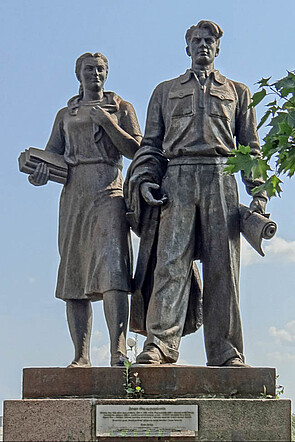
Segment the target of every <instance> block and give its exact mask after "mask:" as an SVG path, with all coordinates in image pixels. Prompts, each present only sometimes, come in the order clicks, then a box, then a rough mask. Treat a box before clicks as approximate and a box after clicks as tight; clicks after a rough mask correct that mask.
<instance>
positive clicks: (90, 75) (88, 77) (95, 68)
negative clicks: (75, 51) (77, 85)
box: [80, 57, 107, 91]
mask: <svg viewBox="0 0 295 442" xmlns="http://www.w3.org/2000/svg"><path fill="white" fill-rule="evenodd" d="M80 77H81V83H82V85H83V88H84V90H85V89H88V90H91V91H96V90H97V91H99V90H101V89H102V88H103V85H104V83H105V81H106V77H107V68H106V65H105V63H104V61H103V60H102V59H101V58H92V57H89V58H85V60H83V62H82V66H81V72H80Z"/></svg>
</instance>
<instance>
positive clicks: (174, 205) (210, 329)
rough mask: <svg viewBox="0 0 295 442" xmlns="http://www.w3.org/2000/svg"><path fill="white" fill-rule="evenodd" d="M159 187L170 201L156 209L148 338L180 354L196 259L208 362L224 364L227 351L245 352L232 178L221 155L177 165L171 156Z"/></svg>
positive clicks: (170, 355) (170, 354) (169, 353)
mask: <svg viewBox="0 0 295 442" xmlns="http://www.w3.org/2000/svg"><path fill="white" fill-rule="evenodd" d="M205 161H206V160H205ZM208 163H209V161H208ZM161 190H162V194H166V195H167V196H168V203H167V204H166V205H165V206H164V207H162V209H161V217H160V225H159V238H158V247H157V264H156V268H155V273H154V287H153V292H152V296H151V299H150V303H149V307H148V312H147V340H146V343H145V345H147V344H149V343H154V344H155V345H157V346H158V347H159V348H160V350H161V351H162V352H163V354H164V355H165V357H166V360H167V361H169V362H175V361H176V360H177V358H178V347H179V344H180V339H181V336H182V331H183V327H184V322H185V317H186V312H187V308H188V299H189V292H190V283H191V275H192V263H193V261H194V260H195V259H200V260H201V262H202V266H203V298H204V305H203V309H204V337H205V346H206V352H207V360H208V362H207V365H222V364H223V363H225V362H226V361H227V360H228V359H230V358H232V357H239V358H241V359H242V360H244V356H243V340H242V329H241V320H240V312H239V265H240V231H239V199H238V191H237V184H236V180H235V178H234V176H233V175H227V174H225V173H224V162H220V163H219V164H204V163H202V164H181V165H179V164H176V165H175V164H173V162H171V164H170V165H169V166H168V169H167V173H166V175H165V177H164V178H163V182H162V188H161Z"/></svg>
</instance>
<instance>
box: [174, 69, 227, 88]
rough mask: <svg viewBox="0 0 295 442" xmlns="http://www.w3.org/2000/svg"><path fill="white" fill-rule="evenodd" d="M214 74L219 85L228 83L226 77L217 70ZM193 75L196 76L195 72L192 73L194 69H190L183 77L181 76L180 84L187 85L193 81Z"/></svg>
mask: <svg viewBox="0 0 295 442" xmlns="http://www.w3.org/2000/svg"><path fill="white" fill-rule="evenodd" d="M212 73H213V75H214V79H215V81H216V82H217V83H220V84H224V83H225V82H226V78H225V77H224V75H221V73H220V72H219V71H218V70H217V69H214V70H213V71H212ZM192 75H194V72H193V71H192V69H188V70H187V71H186V72H185V73H184V74H183V75H181V79H180V83H182V84H184V83H187V82H188V81H189V80H190V79H191V76H192Z"/></svg>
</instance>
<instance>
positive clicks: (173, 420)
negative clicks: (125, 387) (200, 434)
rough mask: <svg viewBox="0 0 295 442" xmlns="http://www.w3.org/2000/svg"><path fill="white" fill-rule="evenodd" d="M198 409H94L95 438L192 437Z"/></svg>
mask: <svg viewBox="0 0 295 442" xmlns="http://www.w3.org/2000/svg"><path fill="white" fill-rule="evenodd" d="M197 431H198V405H144V404H143V405H97V406H96V436H97V437H108V436H109V437H119V436H120V437H129V438H130V437H142V436H145V437H149V436H158V437H161V436H180V437H189V436H195V434H196V432H197Z"/></svg>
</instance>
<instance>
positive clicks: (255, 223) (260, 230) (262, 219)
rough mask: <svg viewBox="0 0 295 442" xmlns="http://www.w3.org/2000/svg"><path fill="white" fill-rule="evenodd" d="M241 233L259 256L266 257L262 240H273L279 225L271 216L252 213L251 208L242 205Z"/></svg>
mask: <svg viewBox="0 0 295 442" xmlns="http://www.w3.org/2000/svg"><path fill="white" fill-rule="evenodd" d="M240 231H241V233H242V235H243V236H244V238H245V239H246V240H247V241H248V243H249V244H250V245H251V246H252V247H253V248H254V249H255V250H256V251H257V252H258V253H259V255H261V256H264V255H265V254H264V252H263V250H262V248H261V244H262V240H263V239H271V238H272V237H273V236H274V235H275V233H276V231H277V225H276V223H275V222H274V221H272V220H270V219H269V215H260V214H259V213H256V212H251V211H250V209H249V207H246V206H244V205H243V204H240Z"/></svg>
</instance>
